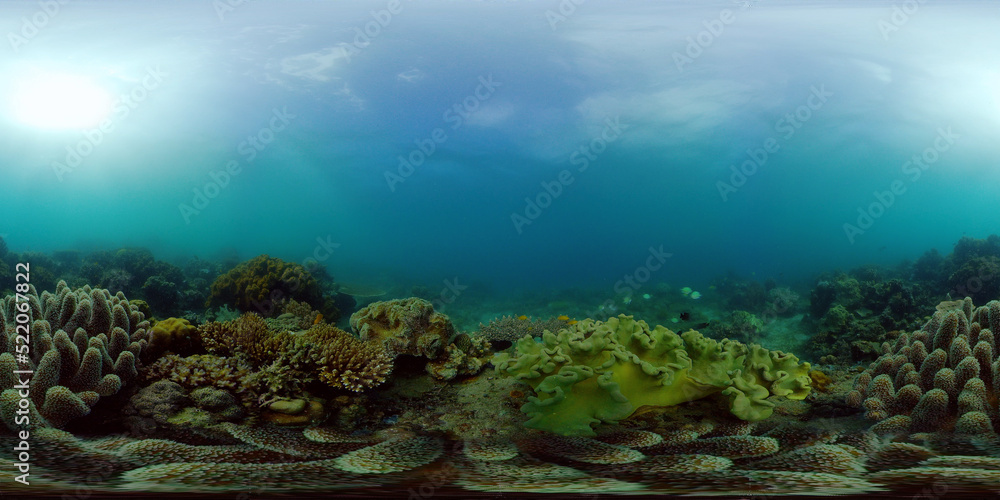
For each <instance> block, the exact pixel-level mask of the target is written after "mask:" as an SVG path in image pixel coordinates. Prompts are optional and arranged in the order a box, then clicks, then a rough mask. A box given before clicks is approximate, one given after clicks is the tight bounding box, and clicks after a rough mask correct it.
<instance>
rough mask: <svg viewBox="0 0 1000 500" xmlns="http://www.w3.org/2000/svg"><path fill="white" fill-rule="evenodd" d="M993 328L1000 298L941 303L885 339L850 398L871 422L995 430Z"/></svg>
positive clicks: (999, 377)
mask: <svg viewBox="0 0 1000 500" xmlns="http://www.w3.org/2000/svg"><path fill="white" fill-rule="evenodd" d="M998 330H1000V301H996V300H994V301H991V302H989V303H988V304H986V305H984V306H981V307H978V308H977V307H974V305H973V303H972V299H970V298H966V299H965V300H964V301H953V302H946V303H942V305H941V306H939V307H938V308H937V311H936V312H935V313H934V316H933V317H932V318H931V319H930V321H928V322H927V323H926V324H925V325H924V326H923V328H921V329H920V330H917V331H915V332H912V333H903V334H901V335H900V336H899V337H898V338H897V339H896V341H895V342H893V343H891V344H890V343H888V342H887V343H885V344H883V350H884V352H885V354H883V355H882V356H881V357H880V358H879V359H878V360H876V361H875V362H874V363H872V365H871V366H869V367H868V369H866V370H865V371H864V372H863V373H862V374H861V375H860V376H859V377H858V378H857V381H856V382H855V385H854V390H853V391H851V392H850V393H849V394H848V396H847V400H848V403H850V404H851V405H853V406H857V407H863V408H864V409H865V416H866V417H868V418H869V419H871V420H874V421H877V422H878V424H876V427H875V430H881V431H885V432H890V431H891V432H907V431H908V432H933V431H941V430H944V431H954V432H955V433H956V434H960V435H984V434H986V435H989V434H992V433H993V432H995V431H996V430H997V429H1000V415H998V408H997V405H998V401H997V400H998V396H1000V359H998V357H997V344H996V337H995V334H994V332H996V331H998Z"/></svg>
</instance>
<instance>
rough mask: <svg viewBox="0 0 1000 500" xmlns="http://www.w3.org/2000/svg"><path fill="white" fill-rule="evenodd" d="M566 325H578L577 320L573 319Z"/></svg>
mask: <svg viewBox="0 0 1000 500" xmlns="http://www.w3.org/2000/svg"><path fill="white" fill-rule="evenodd" d="M566 324H567V325H575V324H576V320H575V319H571V320H569V321H567V322H566Z"/></svg>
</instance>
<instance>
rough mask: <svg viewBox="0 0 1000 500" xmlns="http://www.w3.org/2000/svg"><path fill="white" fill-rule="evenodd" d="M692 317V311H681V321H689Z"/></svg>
mask: <svg viewBox="0 0 1000 500" xmlns="http://www.w3.org/2000/svg"><path fill="white" fill-rule="evenodd" d="M690 319H691V313H689V312H687V311H684V312H682V313H681V321H688V320H690Z"/></svg>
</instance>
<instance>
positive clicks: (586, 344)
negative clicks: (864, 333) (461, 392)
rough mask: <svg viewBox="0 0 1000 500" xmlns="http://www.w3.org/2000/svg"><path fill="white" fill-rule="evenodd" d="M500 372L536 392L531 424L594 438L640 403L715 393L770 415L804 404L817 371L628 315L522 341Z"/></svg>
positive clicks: (742, 411)
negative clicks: (779, 402)
mask: <svg viewBox="0 0 1000 500" xmlns="http://www.w3.org/2000/svg"><path fill="white" fill-rule="evenodd" d="M494 365H495V366H496V367H497V372H498V373H501V374H504V375H512V376H515V377H517V378H518V379H521V380H523V381H525V382H526V383H528V384H529V385H531V386H532V388H534V389H535V392H536V393H537V397H532V398H529V402H528V403H527V404H525V405H524V406H522V407H521V411H523V412H525V413H526V414H528V415H529V416H530V417H531V419H530V420H529V421H528V422H527V423H526V424H525V425H527V426H528V427H532V428H536V429H542V430H548V431H551V432H555V433H558V434H564V435H584V436H591V435H594V431H593V429H592V428H591V424H596V423H599V422H616V421H618V420H621V419H623V418H625V417H628V416H629V415H631V414H632V413H633V412H635V411H636V410H637V409H638V408H640V407H642V406H672V405H677V404H680V403H683V402H687V401H693V400H696V399H700V398H703V397H706V396H709V395H712V394H721V395H722V396H725V397H726V398H728V400H729V405H730V411H731V412H732V413H733V414H734V415H735V416H737V417H739V418H741V419H744V420H751V421H754V420H761V419H764V418H767V417H768V416H770V415H771V412H772V411H773V409H774V403H772V402H770V401H767V398H768V397H769V396H772V395H774V396H784V397H787V398H789V399H803V398H805V397H806V395H808V394H809V390H810V385H809V384H810V379H809V376H808V372H809V364H808V363H802V364H799V362H798V358H796V357H795V356H793V355H791V354H784V353H782V352H778V351H768V350H766V349H763V348H761V347H760V346H758V345H749V346H746V345H743V344H741V343H739V342H735V341H730V340H723V341H722V342H716V341H715V340H712V339H709V338H706V337H704V336H702V335H701V334H700V333H698V332H696V331H694V330H689V331H687V332H684V333H683V334H681V335H678V334H676V333H674V332H672V331H670V330H669V329H667V328H666V327H663V326H657V327H655V328H652V329H651V328H650V327H649V325H647V324H646V323H645V322H644V321H636V320H634V319H633V318H632V317H631V316H625V315H620V316H618V317H617V318H610V319H609V320H607V321H606V322H601V321H594V320H591V319H587V320H583V321H580V322H579V323H577V324H575V325H572V326H569V327H567V328H565V329H563V330H560V331H559V332H558V333H553V332H549V331H546V332H545V333H544V334H543V335H542V342H541V343H537V342H535V341H534V339H532V338H531V337H528V336H526V337H524V338H523V339H521V340H519V341H518V342H517V345H516V353H515V355H514V356H511V355H508V354H500V355H498V356H497V358H496V359H495V360H494Z"/></svg>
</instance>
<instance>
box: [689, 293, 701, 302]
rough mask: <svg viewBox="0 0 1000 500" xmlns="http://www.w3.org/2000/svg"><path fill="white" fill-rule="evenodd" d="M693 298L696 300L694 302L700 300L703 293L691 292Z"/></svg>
mask: <svg viewBox="0 0 1000 500" xmlns="http://www.w3.org/2000/svg"><path fill="white" fill-rule="evenodd" d="M691 298H692V299H694V300H698V299H700V298H701V292H691Z"/></svg>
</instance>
